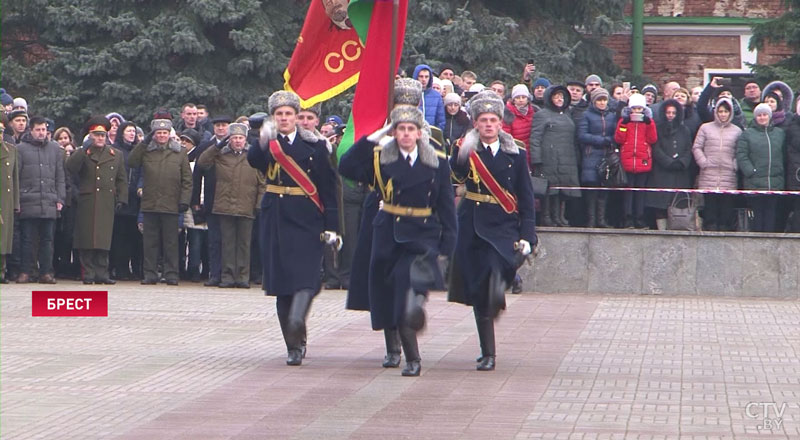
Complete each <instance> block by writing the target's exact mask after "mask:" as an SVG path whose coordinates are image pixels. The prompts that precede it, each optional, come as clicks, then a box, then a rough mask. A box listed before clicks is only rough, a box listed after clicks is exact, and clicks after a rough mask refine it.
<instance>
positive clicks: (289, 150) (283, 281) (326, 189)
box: [247, 90, 341, 365]
mask: <svg viewBox="0 0 800 440" xmlns="http://www.w3.org/2000/svg"><path fill="white" fill-rule="evenodd" d="M268 107H269V113H270V115H271V116H272V119H270V120H266V121H264V123H263V124H262V125H261V133H260V137H259V140H258V143H257V144H255V145H253V146H252V147H251V148H250V149H249V150H248V152H247V160H248V162H249V163H250V165H251V166H252V167H253V168H256V169H257V170H260V171H261V172H262V173H264V174H265V175H266V181H267V192H266V194H264V197H263V199H262V202H261V213H260V218H259V221H260V223H261V228H260V230H259V234H260V237H261V252H262V259H261V260H262V263H263V265H264V284H263V287H264V290H265V291H266V293H267V295H270V296H276V297H277V298H276V301H275V306H276V309H277V313H278V321H279V322H280V326H281V331H282V332H283V338H284V340H285V341H286V348H287V351H288V357H287V359H286V364H287V365H300V364H302V362H303V357H304V356H305V351H306V348H305V347H306V346H305V341H306V318H307V317H308V311H309V309H310V307H311V301H312V299H313V298H314V296H315V295H316V294H317V293H319V291H320V288H321V287H322V286H321V281H320V276H319V274H320V269H321V267H322V254H323V245H325V244H326V243H327V244H332V245H337V244H341V238H340V237H339V236H338V234H337V231H338V228H339V224H338V223H339V222H338V218H339V216H338V211H337V208H336V174H335V173H334V171H333V168H332V166H331V162H330V158H329V155H330V153H329V152H328V148H327V146H326V143H325V139H324V138H323V139H320V138H318V137H317V136H316V135H314V133H312V132H310V131H308V130H305V129H303V128H302V127H300V126H299V125H298V123H297V114H298V113H299V112H300V98H299V97H298V96H297V95H296V94H294V93H292V92H287V91H282V90H281V91H277V92H275V93H273V94H272V95H271V96H270V97H269V101H268ZM323 240H324V241H323Z"/></svg>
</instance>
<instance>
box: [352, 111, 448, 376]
mask: <svg viewBox="0 0 800 440" xmlns="http://www.w3.org/2000/svg"><path fill="white" fill-rule="evenodd" d="M390 119H391V121H392V123H391V126H390V127H391V129H392V133H393V135H394V136H393V137H392V138H389V140H388V141H387V142H384V143H382V144H381V145H380V146H378V147H376V145H377V143H378V141H379V140H380V139H381V138H382V137H383V135H384V134H385V133H386V129H383V130H379V131H378V132H376V133H374V134H373V135H371V136H369V137H368V138H367V139H366V142H358V143H357V144H356V145H354V146H353V149H352V150H351V151H349V152H348V154H347V155H346V158H345V157H343V158H342V159H343V160H342V161H341V162H340V171H341V172H342V173H343V174H344V175H347V176H348V177H350V178H352V179H354V180H356V181H360V182H363V183H369V184H374V185H375V186H376V188H377V190H378V192H379V196H380V202H379V209H378V213H377V214H376V215H375V219H374V221H373V222H372V251H371V258H370V265H369V309H370V313H371V317H372V328H373V329H375V330H382V329H397V330H398V331H399V336H400V341H401V344H402V348H403V351H404V352H405V354H406V368H405V369H404V370H403V372H402V374H403V376H418V375H419V373H420V356H419V349H418V347H417V336H416V333H417V331H419V330H420V329H421V328H422V327H423V326H424V321H425V318H424V311H423V308H422V305H423V304H424V302H425V298H426V295H427V292H428V290H430V289H443V288H444V287H443V285H444V280H443V279H442V275H441V272H440V270H439V264H438V260H439V259H440V258H442V259H445V260H448V259H449V258H450V256H451V255H452V253H453V250H454V248H455V237H456V217H455V202H454V195H453V188H452V185H451V184H450V167H449V165H448V163H447V160H446V159H445V158H444V155H443V154H439V153H438V152H437V150H436V149H435V148H434V147H433V146H431V144H430V140H429V138H428V136H427V133H426V131H425V130H424V129H423V127H424V124H425V122H424V118H423V116H422V113H421V112H420V111H419V110H418V109H417V108H416V107H415V106H408V105H400V106H397V107H396V108H395V109H394V110H393V111H392V114H391V116H390ZM386 128H389V127H386ZM392 345H393V344H392V341H391V340H390V339H389V338H387V361H390V362H392V363H395V364H399V361H400V359H399V356H400V347H398V346H392ZM391 366H397V365H391Z"/></svg>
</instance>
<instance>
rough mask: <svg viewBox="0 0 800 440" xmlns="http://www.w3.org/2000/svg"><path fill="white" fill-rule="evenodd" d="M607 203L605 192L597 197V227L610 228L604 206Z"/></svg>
mask: <svg viewBox="0 0 800 440" xmlns="http://www.w3.org/2000/svg"><path fill="white" fill-rule="evenodd" d="M607 203H608V194H606V193H605V191H604V192H603V193H602V194H600V195H598V196H597V227H598V228H610V227H611V225H609V224H608V219H607V218H606V205H607Z"/></svg>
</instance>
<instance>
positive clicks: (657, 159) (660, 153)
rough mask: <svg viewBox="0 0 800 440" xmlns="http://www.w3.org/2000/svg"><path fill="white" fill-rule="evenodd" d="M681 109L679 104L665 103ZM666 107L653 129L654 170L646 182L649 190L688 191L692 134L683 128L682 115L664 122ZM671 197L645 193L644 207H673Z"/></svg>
mask: <svg viewBox="0 0 800 440" xmlns="http://www.w3.org/2000/svg"><path fill="white" fill-rule="evenodd" d="M664 102H665V103H671V104H672V105H674V106H675V107H677V108H679V109H680V108H681V105H680V104H679V103H678V101H675V100H674V99H668V100H667V101H664ZM666 107H669V106H665V105H661V106H659V108H658V109H659V112H660V113H661V117H660V118H658V119H660V120H661V121H662V122H660V123H658V124H657V125H656V128H657V131H658V141H656V143H655V145H653V170H652V171H651V172H650V176H649V177H648V178H647V186H648V187H650V188H691V187H692V178H691V174H690V171H689V166H690V165H691V163H692V134H691V133H690V132H689V128H688V127H686V125H684V120H683V115H684V113H683V112H681V111H679V112H678V114H677V115H676V116H675V119H673V120H672V121H667V117H666V115H665V111H666ZM674 195H675V194H674V193H663V192H648V193H647V194H646V195H645V206H649V207H652V208H657V209H667V207H669V205H670V204H671V203H672V198H673V197H674Z"/></svg>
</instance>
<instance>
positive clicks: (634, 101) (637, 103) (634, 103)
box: [628, 93, 647, 108]
mask: <svg viewBox="0 0 800 440" xmlns="http://www.w3.org/2000/svg"><path fill="white" fill-rule="evenodd" d="M628 107H642V108H645V107H647V100H646V99H645V97H644V95H642V94H641V93H634V94H633V95H631V97H630V98H628Z"/></svg>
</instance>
